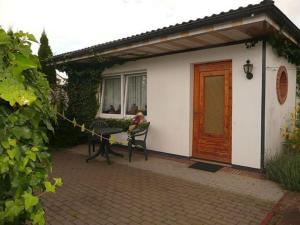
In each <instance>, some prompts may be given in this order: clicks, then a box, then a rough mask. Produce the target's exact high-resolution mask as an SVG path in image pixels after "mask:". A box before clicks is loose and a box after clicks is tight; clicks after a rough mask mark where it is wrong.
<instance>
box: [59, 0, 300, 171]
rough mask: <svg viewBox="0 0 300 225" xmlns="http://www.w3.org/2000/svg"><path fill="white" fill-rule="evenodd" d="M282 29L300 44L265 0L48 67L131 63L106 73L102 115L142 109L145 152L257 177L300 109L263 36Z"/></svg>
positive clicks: (65, 57) (292, 78) (290, 70)
mask: <svg viewBox="0 0 300 225" xmlns="http://www.w3.org/2000/svg"><path fill="white" fill-rule="evenodd" d="M281 28H284V30H283V31H282V34H283V35H284V36H285V38H286V39H287V40H288V41H291V42H294V43H297V42H298V41H299V40H300V32H299V29H298V28H297V27H296V26H295V25H294V24H293V23H292V22H291V21H290V20H289V19H288V18H287V17H286V16H285V15H284V14H283V13H282V12H281V11H280V10H279V9H278V8H277V7H276V6H275V5H274V2H273V1H270V0H264V1H262V2H261V3H259V4H256V5H249V6H247V7H241V8H239V9H236V10H230V11H228V12H222V13H220V14H218V15H212V16H210V17H204V18H202V19H197V20H193V21H189V22H185V23H181V24H176V25H173V26H169V27H165V28H162V29H158V30H154V31H150V32H146V33H142V34H139V35H135V36H132V37H128V38H124V39H120V40H116V41H112V42H108V43H104V44H100V45H97V46H92V47H90V48H88V49H81V50H78V51H74V52H69V53H65V54H62V55H57V56H54V58H53V60H55V62H56V63H57V64H59V63H64V62H66V61H73V62H78V63H80V61H84V60H85V61H87V60H89V59H91V58H93V57H94V56H95V55H100V56H103V57H112V56H117V57H120V58H126V59H128V62H126V63H124V64H122V65H116V66H113V67H111V68H110V69H107V70H105V71H104V73H103V76H104V82H103V87H102V95H101V96H102V100H101V108H100V110H99V113H98V116H100V117H109V118H123V117H127V116H131V115H132V114H135V112H136V111H137V110H142V111H144V112H145V114H147V120H148V121H150V122H151V127H150V130H149V137H148V140H147V145H148V149H151V150H155V151H159V152H164V153H170V154H175V155H180V156H186V157H194V158H199V159H204V160H210V161H218V162H223V163H228V164H231V165H233V166H242V167H250V168H256V169H261V168H262V167H263V163H264V161H265V160H266V158H268V157H269V156H271V155H273V154H274V153H276V152H278V151H279V150H280V148H281V142H282V138H281V134H280V129H281V127H282V126H284V125H285V123H286V120H287V118H288V116H289V115H288V114H289V113H290V112H292V111H293V110H294V107H295V101H296V67H295V65H292V64H289V63H288V62H287V60H286V59H284V58H281V57H278V56H277V54H276V53H275V51H274V50H273V49H272V47H271V46H270V45H269V44H268V43H267V42H266V40H265V38H264V37H266V36H267V35H272V34H275V33H278V32H279V30H280V29H281ZM249 46H251V47H249ZM91 49H92V50H93V54H91ZM244 67H246V68H244ZM247 68H249V71H248V74H246V73H245V70H246V72H247ZM244 69H245V70H244ZM251 69H252V71H251ZM252 76H253V77H252Z"/></svg>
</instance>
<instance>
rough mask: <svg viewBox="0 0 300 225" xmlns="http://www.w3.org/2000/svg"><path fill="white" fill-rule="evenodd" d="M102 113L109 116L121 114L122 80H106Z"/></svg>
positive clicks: (118, 78)
mask: <svg viewBox="0 0 300 225" xmlns="http://www.w3.org/2000/svg"><path fill="white" fill-rule="evenodd" d="M102 112H103V113H109V114H120V113H121V78H120V77H117V78H109V79H105V80H104V96H103V105H102Z"/></svg>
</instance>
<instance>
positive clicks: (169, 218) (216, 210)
mask: <svg viewBox="0 0 300 225" xmlns="http://www.w3.org/2000/svg"><path fill="white" fill-rule="evenodd" d="M52 176H53V177H62V179H63V182H64V185H63V186H62V187H61V188H58V189H57V192H56V193H55V194H51V193H49V194H46V195H44V196H43V199H42V201H43V204H44V205H45V208H46V210H45V211H46V221H47V224H51V225H69V224H73V225H82V224H91V225H97V224H110V225H118V224H120V225H123V224H132V225H134V224H139V225H143V224H144V225H148V224H151V225H153V224H157V225H159V224H164V225H167V224H174V225H180V224H184V225H192V224H196V225H210V224H215V225H235V224H244V225H246V224H251V225H252V224H253V225H255V224H257V225H258V224H259V222H260V221H261V220H262V219H263V218H264V216H265V215H266V214H267V213H268V212H269V211H270V209H271V208H272V206H273V204H274V203H273V202H269V201H265V200H261V199H257V198H253V197H249V196H247V195H245V196H243V195H239V194H235V193H232V192H228V191H224V190H221V189H216V188H212V187H210V186H206V185H201V184H199V183H193V182H189V181H187V180H183V179H180V178H175V177H170V176H165V175H162V174H158V173H154V172H152V171H147V170H142V169H138V168H133V167H130V166H127V165H124V164H119V163H113V164H112V165H107V164H106V162H105V161H103V162H102V161H97V160H95V161H91V162H89V163H86V162H85V156H83V155H80V154H75V153H72V152H70V151H61V152H55V153H54V154H53V174H52ZM253 217H255V218H253Z"/></svg>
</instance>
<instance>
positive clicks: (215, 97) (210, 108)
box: [204, 76, 225, 135]
mask: <svg viewBox="0 0 300 225" xmlns="http://www.w3.org/2000/svg"><path fill="white" fill-rule="evenodd" d="M224 90H225V89H224V76H208V77H205V78H204V132H205V133H206V134H216V135H221V134H223V133H224V94H225V93H224Z"/></svg>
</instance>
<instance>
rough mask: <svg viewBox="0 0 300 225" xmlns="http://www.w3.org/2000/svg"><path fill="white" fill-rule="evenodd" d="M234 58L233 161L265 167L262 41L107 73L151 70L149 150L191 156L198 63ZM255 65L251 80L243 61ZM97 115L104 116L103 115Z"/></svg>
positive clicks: (130, 64)
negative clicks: (246, 73) (261, 155)
mask: <svg viewBox="0 0 300 225" xmlns="http://www.w3.org/2000/svg"><path fill="white" fill-rule="evenodd" d="M228 59H231V60H232V164H236V165H242V166H248V167H253V168H259V167H260V153H261V147H260V141H261V71H262V45H261V43H258V44H257V45H256V47H254V48H251V49H246V48H245V45H244V44H239V45H232V46H224V47H218V48H212V49H206V50H199V51H192V52H186V53H180V54H173V55H167V56H161V57H155V58H149V59H142V60H138V61H134V62H128V63H126V64H123V65H116V66H114V67H112V68H110V69H107V70H106V71H105V72H104V74H107V75H110V74H116V73H120V72H129V71H137V70H146V71H147V110H148V112H147V114H148V115H147V120H148V121H150V122H151V126H150V130H149V137H148V139H147V144H148V148H149V149H152V150H157V151H161V152H166V153H171V154H177V155H183V156H192V135H193V131H192V122H193V113H192V112H193V109H192V105H193V104H192V101H193V90H192V89H193V64H197V63H204V62H214V61H221V60H228ZM247 59H249V60H250V61H251V63H253V65H254V68H253V74H254V77H253V79H252V80H247V79H246V76H245V73H244V71H243V65H244V64H245V62H246V60H247ZM98 116H103V115H101V113H99V114H98Z"/></svg>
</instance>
